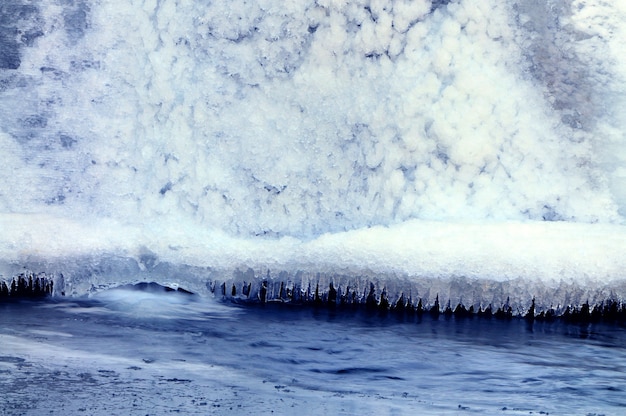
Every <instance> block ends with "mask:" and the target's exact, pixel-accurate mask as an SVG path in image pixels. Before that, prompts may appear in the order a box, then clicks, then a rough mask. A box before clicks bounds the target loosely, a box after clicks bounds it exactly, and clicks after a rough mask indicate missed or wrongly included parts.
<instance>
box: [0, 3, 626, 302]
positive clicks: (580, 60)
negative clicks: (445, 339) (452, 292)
mask: <svg viewBox="0 0 626 416" xmlns="http://www.w3.org/2000/svg"><path fill="white" fill-rule="evenodd" d="M614 3H615V2H613V3H606V2H601V1H595V0H589V1H585V0H573V1H567V0H553V1H549V2H518V1H513V0H509V1H506V2H502V1H496V0H488V1H484V2H480V4H477V3H475V2H466V1H449V2H430V1H426V0H417V1H413V2H406V1H400V0H397V1H391V0H390V1H367V2H365V1H350V2H343V1H317V2H313V1H297V2H277V1H274V0H262V1H259V2H253V3H249V2H246V1H243V0H242V1H238V0H236V1H233V2H227V3H220V2H214V3H207V2H190V3H185V4H181V3H180V2H176V1H167V0H166V1H162V2H156V1H151V0H146V1H140V0H136V1H108V2H87V1H82V0H77V1H74V2H60V1H54V0H45V1H41V2H37V4H32V3H30V2H27V1H24V2H20V1H15V2H13V3H12V5H11V7H8V6H7V8H3V9H0V13H2V16H3V17H6V19H4V20H2V22H3V23H2V24H1V25H0V46H2V47H3V48H4V49H5V50H6V51H7V53H6V54H4V55H3V57H2V59H0V151H1V153H0V160H1V161H2V165H1V167H0V264H1V267H2V269H1V270H0V272H1V273H2V274H3V276H4V277H8V276H10V275H11V274H14V273H18V272H19V271H20V270H23V269H24V268H29V269H35V271H47V272H56V273H63V274H64V279H65V280H64V285H67V289H68V290H67V292H68V293H75V294H81V293H86V292H88V291H89V290H91V289H92V288H93V287H98V285H102V284H112V283H116V282H117V283H122V282H127V281H132V280H133V279H143V278H145V277H146V275H148V276H156V277H159V280H168V279H169V280H171V281H172V282H173V283H179V282H184V283H185V284H187V285H189V286H191V287H193V288H194V289H196V290H200V289H202V288H204V289H205V290H206V285H207V283H208V282H209V281H211V282H214V281H216V280H220V279H221V280H227V279H231V278H234V279H237V276H239V274H238V273H240V272H241V273H244V274H245V270H247V269H248V268H250V269H252V270H253V271H254V273H255V275H256V276H257V277H258V276H266V275H267V272H268V271H271V273H273V274H275V275H278V274H279V273H281V272H284V273H287V274H288V275H289V276H291V277H293V276H296V275H298V273H300V274H302V273H305V274H306V275H307V276H309V277H307V278H306V279H310V280H311V281H313V280H315V279H316V278H317V277H316V273H324V274H325V275H327V276H331V277H332V276H334V275H341V276H367V277H368V278H371V277H373V276H377V278H378V279H380V282H381V286H385V282H391V281H394V282H395V281H397V280H398V279H409V280H411V281H414V282H415V281H419V279H444V281H449V280H450V279H453V278H464V279H470V280H472V281H474V282H480V281H482V280H485V281H489V282H500V283H502V282H511V281H517V282H521V283H520V285H521V284H522V283H523V284H528V285H531V286H532V285H535V286H536V287H537V288H538V287H539V286H537V285H539V284H540V285H541V288H542V289H541V290H542V291H544V292H546V291H548V290H549V288H554V287H560V286H559V285H562V284H576V285H577V287H581V288H583V289H585V290H587V289H588V290H587V291H586V292H585V291H584V293H591V292H593V293H601V295H598V296H597V297H598V298H602V296H606V297H612V298H620V299H621V298H623V296H624V295H625V293H624V291H623V286H624V283H623V282H624V277H623V275H622V270H624V261H623V260H622V257H623V256H622V253H623V252H624V248H626V247H625V241H626V240H625V235H626V234H625V228H624V225H623V222H624V214H626V168H625V163H624V162H625V161H626V150H624V149H626V147H625V146H624V144H625V141H626V137H625V133H624V132H625V131H626V116H624V114H623V112H622V111H621V108H623V106H624V105H625V104H626V102H625V99H624V96H625V95H624V92H625V86H626V82H625V81H626V61H625V60H626V58H625V57H626V53H625V52H626V51H625V50H624V43H623V41H622V40H623V38H624V35H625V33H624V31H625V30H626V29H624V27H626V26H625V25H624V23H625V22H626V10H625V9H624V6H622V5H620V4H619V3H615V4H614ZM159 265H160V266H159ZM164 265H167V267H165V266H164ZM159 267H161V268H159ZM159 273H160V274H159ZM271 275H272V274H270V276H271ZM166 276H169V277H166ZM233 276H234V277H233ZM298 276H300V275H298ZM330 279H331V280H332V278H330ZM446 279H448V280H446ZM429 282H430V283H432V281H430V280H429ZM430 283H429V284H430ZM388 285H389V283H388ZM475 286H476V284H474V285H473V286H472V287H475ZM520 287H521V286H519V285H518V286H515V288H509V290H511V291H518V292H519V291H520V290H521V289H520ZM399 290H400V289H399ZM421 290H422V291H423V290H424V289H423V288H422V289H421ZM472 290H474V289H472ZM503 290H504V289H503ZM537 290H539V289H537ZM528 292H529V293H530V296H527V297H532V296H533V294H532V293H531V292H533V290H532V287H531V288H530V289H528ZM546 293H547V292H546ZM527 294H528V293H525V294H524V296H526V295H527ZM494 296H495V295H494ZM504 296H505V295H504V294H503V295H502V297H504ZM580 296H584V295H580ZM594 296H595V295H594ZM431 298H432V296H431ZM520 298H521V295H520ZM483 300H484V299H480V301H483ZM501 300H502V301H503V299H501ZM553 300H554V299H549V300H545V301H546V302H547V303H550V302H552V301H553ZM558 301H559V302H561V301H566V296H565V295H560V298H559V299H558ZM582 301H584V299H582Z"/></svg>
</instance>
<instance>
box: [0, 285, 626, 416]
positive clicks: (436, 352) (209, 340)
mask: <svg viewBox="0 0 626 416" xmlns="http://www.w3.org/2000/svg"><path fill="white" fill-rule="evenodd" d="M142 296H143V295H135V294H132V293H122V292H118V293H115V294H114V295H113V296H109V295H105V296H102V297H99V298H97V299H84V300H76V299H68V300H66V299H55V300H53V301H49V302H40V303H39V302H36V303H32V302H26V303H23V302H19V303H9V304H3V305H0V414H3V415H18V414H19V415H21V414H27V415H39V414H95V415H100V414H101V415H104V414H107V415H109V414H142V415H145V414H150V415H160V414H171V413H181V414H208V413H213V414H215V413H217V414H269V413H272V412H273V413H274V414H295V413H300V414H355V413H356V414H377V415H378V414H506V415H517V414H563V415H600V414H604V415H620V414H625V413H626V392H625V391H624V389H625V388H626V387H625V386H626V331H624V327H620V326H616V325H605V324H585V325H582V326H581V325H570V324H565V323H560V322H552V323H547V322H543V323H537V322H535V323H528V322H526V321H524V320H517V319H513V320H509V321H498V320H495V319H489V320H487V319H479V318H472V319H469V318H465V319H454V318H450V319H446V318H445V317H443V316H440V317H439V319H432V318H431V317H430V316H428V317H424V318H422V319H421V320H420V319H417V318H415V319H406V318H400V317H397V316H395V315H391V314H390V315H387V316H381V315H380V314H379V313H378V312H372V313H368V312H364V311H350V310H349V311H346V310H330V309H327V308H319V309H315V308H293V307H278V306H271V305H266V306H264V307H260V306H254V307H242V306H236V305H231V304H222V303H219V302H216V301H214V300H212V299H202V298H196V297H192V296H186V295H181V294H169V295H166V294H161V295H146V296H143V297H142Z"/></svg>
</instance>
